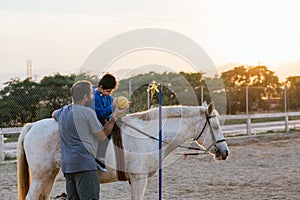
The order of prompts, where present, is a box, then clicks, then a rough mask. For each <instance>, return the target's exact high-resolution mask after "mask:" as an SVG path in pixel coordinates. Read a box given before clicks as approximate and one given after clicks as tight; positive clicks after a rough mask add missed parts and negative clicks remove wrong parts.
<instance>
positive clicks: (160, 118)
mask: <svg viewBox="0 0 300 200" xmlns="http://www.w3.org/2000/svg"><path fill="white" fill-rule="evenodd" d="M158 102H159V198H158V199H159V200H161V199H162V85H161V84H159V100H158Z"/></svg>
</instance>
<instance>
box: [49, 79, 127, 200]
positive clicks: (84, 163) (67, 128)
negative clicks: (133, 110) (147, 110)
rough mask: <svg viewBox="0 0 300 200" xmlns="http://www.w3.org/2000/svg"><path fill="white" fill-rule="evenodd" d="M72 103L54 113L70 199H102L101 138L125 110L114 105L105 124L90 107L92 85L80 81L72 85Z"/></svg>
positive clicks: (104, 136)
mask: <svg viewBox="0 0 300 200" xmlns="http://www.w3.org/2000/svg"><path fill="white" fill-rule="evenodd" d="M71 91H72V99H73V103H72V104H70V105H67V106H64V107H62V108H61V109H58V110H56V111H54V112H53V114H52V117H53V118H54V119H55V120H56V121H58V123H59V132H60V138H61V152H62V172H63V174H64V176H65V178H66V191H67V197H68V199H97V200H98V199H99V191H100V185H99V175H98V170H97V163H96V161H95V158H96V153H97V148H98V143H99V139H100V140H104V139H106V137H107V136H108V135H109V134H110V133H111V131H112V129H113V126H114V124H115V120H116V119H117V118H118V117H119V116H121V115H122V114H123V113H124V112H126V109H123V110H121V111H120V110H118V108H117V107H116V108H115V111H114V113H113V114H112V115H113V116H112V118H111V119H110V120H109V122H107V123H106V124H105V125H104V126H102V125H101V123H100V122H99V120H98V119H97V116H96V113H95V112H94V111H93V110H92V109H91V108H89V107H88V106H90V104H92V102H93V96H94V95H93V91H92V85H91V83H90V82H88V81H78V82H76V83H74V85H73V86H72V89H71Z"/></svg>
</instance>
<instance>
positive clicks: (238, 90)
mask: <svg viewBox="0 0 300 200" xmlns="http://www.w3.org/2000/svg"><path fill="white" fill-rule="evenodd" d="M221 78H222V79H223V81H224V84H225V88H226V96H227V110H228V113H229V114H234V113H236V112H244V111H245V106H246V105H245V102H246V98H245V88H246V86H249V96H248V97H249V103H250V106H249V107H250V110H252V111H254V110H257V109H258V108H260V109H263V110H267V109H268V108H269V107H268V104H267V103H266V101H265V100H264V99H270V98H273V97H274V96H280V95H281V89H280V86H281V85H280V83H279V79H278V77H277V76H276V75H275V73H274V72H273V71H270V70H269V69H268V68H267V67H266V66H250V67H245V66H239V67H235V68H234V69H232V70H228V71H226V72H223V73H222V75H221Z"/></svg>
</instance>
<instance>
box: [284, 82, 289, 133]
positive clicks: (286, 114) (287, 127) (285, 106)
mask: <svg viewBox="0 0 300 200" xmlns="http://www.w3.org/2000/svg"><path fill="white" fill-rule="evenodd" d="M284 112H285V129H284V130H285V132H289V116H288V113H287V99H286V86H284Z"/></svg>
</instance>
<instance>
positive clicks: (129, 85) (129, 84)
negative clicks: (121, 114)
mask: <svg viewBox="0 0 300 200" xmlns="http://www.w3.org/2000/svg"><path fill="white" fill-rule="evenodd" d="M128 93H129V94H128V95H129V101H131V80H129V82H128ZM129 110H130V106H129V108H128V112H129Z"/></svg>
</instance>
